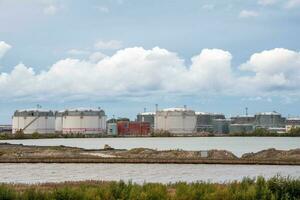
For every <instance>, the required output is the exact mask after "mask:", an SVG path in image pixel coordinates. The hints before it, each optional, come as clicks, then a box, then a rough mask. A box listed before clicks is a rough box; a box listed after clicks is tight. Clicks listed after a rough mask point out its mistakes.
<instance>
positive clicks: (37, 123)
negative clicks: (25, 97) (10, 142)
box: [12, 109, 55, 134]
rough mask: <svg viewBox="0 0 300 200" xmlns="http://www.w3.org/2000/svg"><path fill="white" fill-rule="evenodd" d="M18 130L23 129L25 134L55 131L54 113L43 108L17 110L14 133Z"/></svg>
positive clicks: (14, 116)
mask: <svg viewBox="0 0 300 200" xmlns="http://www.w3.org/2000/svg"><path fill="white" fill-rule="evenodd" d="M17 131H22V132H23V133H24V134H32V133H40V134H45V133H54V132H55V116H54V113H53V112H52V111H48V110H41V109H28V110H17V111H15V113H14V115H13V119H12V133H16V132H17Z"/></svg>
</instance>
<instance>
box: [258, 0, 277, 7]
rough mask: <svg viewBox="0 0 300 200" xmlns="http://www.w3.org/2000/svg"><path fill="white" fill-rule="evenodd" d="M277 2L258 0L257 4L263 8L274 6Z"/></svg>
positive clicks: (273, 0)
mask: <svg viewBox="0 0 300 200" xmlns="http://www.w3.org/2000/svg"><path fill="white" fill-rule="evenodd" d="M277 2H278V0H258V4H260V5H263V6H268V5H273V4H276V3H277Z"/></svg>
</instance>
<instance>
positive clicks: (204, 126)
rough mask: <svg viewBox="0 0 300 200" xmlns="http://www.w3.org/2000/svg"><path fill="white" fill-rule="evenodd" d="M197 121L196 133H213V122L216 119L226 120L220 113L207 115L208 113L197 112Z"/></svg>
mask: <svg viewBox="0 0 300 200" xmlns="http://www.w3.org/2000/svg"><path fill="white" fill-rule="evenodd" d="M195 114H196V117H197V121H196V131H197V132H209V133H212V132H213V120H215V119H225V116H224V115H223V114H219V113H207V112H195Z"/></svg>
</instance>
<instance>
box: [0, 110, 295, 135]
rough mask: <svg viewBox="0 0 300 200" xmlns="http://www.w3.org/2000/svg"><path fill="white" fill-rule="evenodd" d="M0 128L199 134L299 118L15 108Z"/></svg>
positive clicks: (288, 125) (274, 126)
mask: <svg viewBox="0 0 300 200" xmlns="http://www.w3.org/2000/svg"><path fill="white" fill-rule="evenodd" d="M0 128H1V129H0V131H2V132H3V131H7V130H11V131H12V133H16V132H18V131H21V132H23V133H24V134H33V133H40V134H46V133H47V134H51V133H61V134H87V135H93V134H95V135H99V134H100V135H103V136H104V135H107V136H124V137H126V136H150V135H151V134H152V133H153V134H155V133H170V134H171V135H176V136H181V135H182V136H189V135H201V134H209V133H213V134H221V135H226V134H229V133H231V134H242V133H247V134H249V133H252V132H253V131H254V130H256V129H265V130H268V131H270V132H277V133H284V132H288V131H290V130H291V129H292V128H300V117H294V118H291V117H289V118H287V119H286V118H284V117H282V116H281V114H280V113H277V112H275V111H273V112H261V113H257V114H255V115H248V109H247V108H246V115H238V116H233V117H230V118H226V117H225V115H224V114H222V113H209V112H195V111H194V110H192V109H187V107H186V106H183V107H179V108H166V109H158V105H156V111H155V112H146V109H144V112H141V113H138V114H137V118H136V120H135V121H131V120H130V119H129V118H117V119H115V118H112V119H110V120H107V116H106V114H105V112H104V110H102V109H100V108H98V109H87V108H77V109H66V110H61V111H55V112H54V111H51V110H42V109H40V108H37V109H27V110H17V111H15V112H14V114H13V120H12V126H9V125H8V126H3V127H0Z"/></svg>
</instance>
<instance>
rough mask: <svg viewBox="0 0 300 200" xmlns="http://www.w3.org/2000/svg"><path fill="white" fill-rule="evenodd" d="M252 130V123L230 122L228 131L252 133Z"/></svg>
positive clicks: (232, 132)
mask: <svg viewBox="0 0 300 200" xmlns="http://www.w3.org/2000/svg"><path fill="white" fill-rule="evenodd" d="M253 130H254V126H253V124H230V125H229V132H230V133H231V134H235V133H252V132H253Z"/></svg>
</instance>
